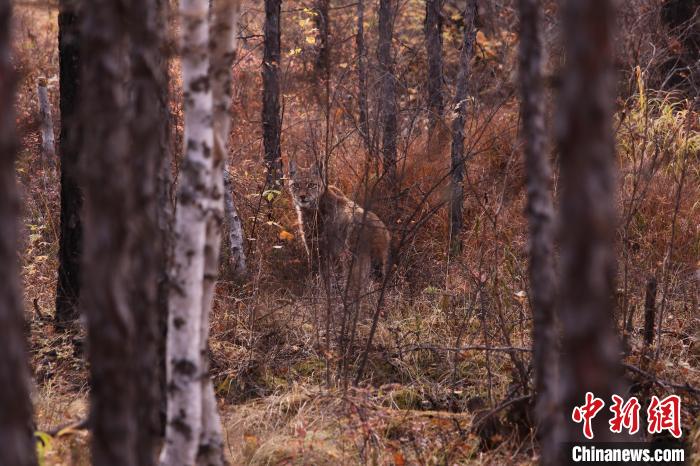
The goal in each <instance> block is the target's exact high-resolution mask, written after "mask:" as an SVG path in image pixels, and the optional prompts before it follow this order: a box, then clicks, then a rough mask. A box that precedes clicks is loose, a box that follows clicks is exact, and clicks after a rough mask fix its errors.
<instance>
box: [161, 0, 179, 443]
mask: <svg viewBox="0 0 700 466" xmlns="http://www.w3.org/2000/svg"><path fill="white" fill-rule="evenodd" d="M156 8H157V9H158V15H157V20H158V25H157V28H158V30H159V31H161V40H162V42H161V44H160V45H161V54H162V56H161V57H160V61H159V66H160V76H161V77H162V79H163V82H162V86H161V88H160V99H159V100H158V113H159V114H160V119H159V127H158V140H159V144H160V155H161V157H160V159H159V165H158V167H157V173H156V197H157V201H156V202H157V208H156V216H157V223H158V238H159V240H160V241H161V243H160V248H159V249H160V251H159V256H158V259H159V260H160V264H159V265H158V270H159V273H158V291H157V301H158V304H157V305H158V311H157V312H158V332H159V337H158V344H159V346H158V355H159V359H158V369H157V370H158V376H159V379H160V380H159V385H160V388H159V391H160V413H159V417H160V419H159V429H160V431H159V435H160V437H163V435H164V434H165V420H166V418H167V394H166V362H165V355H166V338H167V334H168V315H169V310H168V309H169V307H168V306H169V303H168V298H169V293H170V268H171V265H172V262H173V259H172V257H173V227H174V223H175V208H174V204H173V169H172V157H173V147H172V122H171V115H170V68H169V60H168V58H169V57H170V55H171V53H172V51H171V50H170V45H169V33H168V32H167V31H169V29H168V23H169V18H170V1H169V0H156Z"/></svg>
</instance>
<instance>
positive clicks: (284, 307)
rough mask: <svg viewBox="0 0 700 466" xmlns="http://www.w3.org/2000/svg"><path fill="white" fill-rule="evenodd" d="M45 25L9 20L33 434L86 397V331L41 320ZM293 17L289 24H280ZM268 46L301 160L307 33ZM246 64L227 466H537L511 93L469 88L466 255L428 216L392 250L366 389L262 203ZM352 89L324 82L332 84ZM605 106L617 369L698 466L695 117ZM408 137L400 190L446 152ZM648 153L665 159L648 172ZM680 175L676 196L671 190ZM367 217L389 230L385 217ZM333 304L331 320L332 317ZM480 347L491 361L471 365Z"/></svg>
mask: <svg viewBox="0 0 700 466" xmlns="http://www.w3.org/2000/svg"><path fill="white" fill-rule="evenodd" d="M299 14H302V13H299ZM56 16H57V13H56V11H55V10H53V9H47V8H45V7H40V8H36V7H17V8H16V25H15V27H16V38H17V40H16V42H15V43H16V62H17V68H18V69H19V71H20V73H21V82H20V87H19V99H18V108H19V112H18V129H19V131H20V136H21V142H22V145H21V153H20V157H19V160H18V163H17V172H18V177H19V179H20V183H21V186H22V192H23V201H24V203H23V206H24V212H23V222H22V245H23V246H22V247H23V254H22V265H23V269H22V270H23V280H24V290H25V291H24V293H25V302H26V306H25V307H26V315H27V319H28V321H29V328H30V335H31V339H30V345H31V346H30V350H31V363H32V371H33V374H34V378H35V381H36V389H35V393H34V401H35V408H36V418H37V425H38V429H39V431H42V432H47V431H51V430H52V429H54V428H55V427H57V426H61V425H66V424H68V423H70V422H72V421H78V420H81V419H84V417H85V415H86V411H87V393H88V380H87V365H86V361H85V354H84V353H85V351H84V345H83V341H84V335H82V333H81V332H82V331H77V332H74V333H68V332H63V333H62V332H57V331H56V330H55V329H54V327H53V324H52V314H53V305H54V304H53V303H54V294H55V279H56V272H55V271H56V269H57V264H56V257H57V251H58V221H59V220H58V212H59V202H60V200H59V180H58V177H57V173H56V170H55V168H54V167H53V163H52V162H51V161H45V160H43V158H42V156H41V151H40V147H41V145H40V140H39V138H40V136H39V131H38V125H37V110H36V106H37V103H36V83H37V79H38V77H40V76H46V77H48V78H49V86H50V88H49V89H50V96H51V100H52V103H53V108H54V115H55V125H56V129H57V130H58V128H59V122H60V119H59V116H58V88H57V87H58V80H57V70H58V57H57V52H56V51H57V43H56V42H57V40H56V38H57V25H56ZM252 16H253V17H252V18H251V19H249V20H248V22H249V23H248V28H249V29H250V30H252V31H253V32H256V31H257V32H258V33H259V32H260V31H259V18H257V19H256V17H255V15H254V14H253V15H252ZM290 16H292V15H290ZM294 20H295V18H290V19H289V20H288V21H289V23H290V24H291V25H294V24H295V23H294ZM402 21H405V22H406V23H407V25H405V26H404V27H403V29H399V30H403V31H407V32H406V34H410V33H411V31H413V32H415V31H420V27H421V26H420V23H419V20H418V19H415V18H413V19H412V18H409V17H407V18H403V19H402ZM410 21H414V22H417V24H413V23H410ZM409 23H410V24H409ZM256 27H257V29H256ZM283 30H285V31H287V30H289V31H291V30H292V26H289V28H288V29H284V28H283ZM248 32H250V31H248ZM408 39H410V37H408ZM408 39H407V40H408ZM413 40H415V39H413ZM484 40H485V39H484ZM509 40H511V39H510V38H509V37H508V36H507V35H505V34H504V35H503V36H502V38H501V39H499V40H498V41H496V40H493V41H491V42H490V43H487V42H485V44H486V45H489V44H490V46H491V47H492V48H493V49H494V50H495V51H493V54H494V56H493V57H492V56H491V55H489V54H487V53H486V52H484V55H483V56H481V57H480V58H479V60H480V61H479V62H478V63H479V64H478V66H477V70H479V69H480V70H481V71H482V72H485V71H484V69H486V68H488V67H489V66H491V65H492V64H491V62H490V61H489V60H495V59H496V58H498V57H496V54H497V52H498V51H499V50H500V49H506V48H509V49H515V47H512V45H513V42H509ZM283 42H285V43H289V44H292V46H290V47H286V48H288V49H290V52H288V53H287V54H286V55H285V56H286V57H287V58H288V59H289V61H290V65H289V67H288V68H287V71H286V72H285V73H286V74H285V84H284V86H285V87H284V93H285V98H286V99H287V100H286V107H285V108H286V110H285V111H286V113H285V122H284V123H285V124H284V127H285V133H284V141H285V142H284V144H285V154H297V153H303V152H305V151H306V152H309V151H317V150H319V148H318V147H317V146H316V144H317V141H319V140H321V139H322V138H321V137H320V136H322V135H321V134H318V133H317V131H319V130H318V129H317V127H318V125H319V121H321V120H323V119H324V118H325V117H326V116H328V115H326V114H324V111H326V113H329V112H327V109H326V110H324V109H323V108H321V110H319V106H318V105H316V104H309V103H308V101H309V100H313V99H311V98H310V96H312V95H314V83H313V82H311V81H310V80H309V79H308V78H304V76H305V73H304V71H305V67H306V62H304V52H303V49H304V47H305V45H304V44H305V41H304V33H303V31H301V32H299V31H296V32H285V35H284V36H283ZM297 44H298V45H299V47H295V46H296V45H297ZM298 50H302V52H299V51H298ZM485 50H486V51H488V50H489V49H488V48H486V49H485ZM407 53H408V52H407ZM489 53H491V52H489ZM498 53H500V52H498ZM503 53H504V54H505V53H506V52H503ZM509 53H510V52H509ZM259 54H260V48H259V47H257V46H256V44H255V43H253V44H248V46H247V48H245V49H244V52H242V53H240V54H239V55H240V57H239V60H238V63H237V67H236V72H235V76H236V79H235V82H236V83H237V84H236V92H235V93H234V97H235V103H234V105H235V108H234V113H235V115H236V116H235V125H234V126H235V128H234V134H233V137H232V145H233V148H234V151H233V154H232V167H233V168H232V175H233V178H234V182H235V183H234V184H235V185H236V186H237V187H238V188H237V190H236V201H237V202H238V206H239V209H240V211H241V217H242V218H243V220H244V228H245V230H246V234H247V236H249V237H251V238H254V239H252V240H249V241H248V244H247V246H248V263H249V276H248V279H247V280H246V281H245V282H244V283H240V282H233V281H229V279H228V278H227V274H226V271H225V270H222V280H221V281H220V283H219V286H218V289H217V298H216V303H215V310H214V316H213V319H212V338H211V356H212V361H213V363H212V377H213V378H214V381H215V387H216V390H217V394H218V395H219V399H220V409H221V413H222V417H223V424H224V428H225V432H226V446H227V449H228V452H229V454H230V459H231V461H232V463H233V464H250V465H267V464H313V465H334V464H387V465H389V464H393V465H397V466H401V465H404V464H407V465H408V464H411V465H412V464H434V465H438V464H450V465H452V464H494V465H502V464H521V465H527V464H535V463H536V460H537V449H536V447H535V441H534V438H533V431H532V422H531V421H530V415H529V408H530V405H529V401H530V399H528V398H527V393H524V391H523V390H522V382H523V380H522V378H523V377H524V378H525V379H526V380H525V385H527V386H531V380H530V379H531V373H530V372H531V371H530V360H529V359H530V357H529V353H528V352H527V348H529V347H530V343H531V342H530V331H531V319H530V310H529V306H528V302H527V225H526V221H525V218H524V214H523V212H524V203H525V191H524V189H523V173H522V164H521V162H520V157H521V153H520V148H519V143H518V135H517V124H518V113H517V102H516V101H515V99H514V98H513V97H512V92H508V91H503V90H498V91H496V90H493V89H490V88H488V86H485V87H484V88H482V89H481V91H482V94H483V95H486V96H487V97H485V98H484V102H488V103H484V104H483V105H482V106H481V107H480V108H479V110H480V111H479V112H478V115H479V117H478V118H477V117H474V118H473V119H471V120H470V123H469V124H468V141H471V143H470V144H471V145H470V150H472V151H473V153H474V156H473V158H471V159H470V161H469V172H468V180H467V186H468V190H467V191H468V192H467V199H466V204H465V206H466V208H465V210H466V212H465V220H466V222H465V223H466V231H465V234H464V237H463V244H464V246H463V252H462V253H461V254H460V255H457V256H454V255H452V254H450V253H449V251H448V249H447V247H446V244H447V237H446V236H447V234H446V229H445V224H446V214H445V213H444V212H442V211H441V212H439V213H438V214H437V215H435V216H434V217H432V218H427V217H426V218H425V222H424V223H423V226H422V228H421V229H420V230H419V231H418V233H417V234H416V236H415V237H414V238H412V240H411V241H410V243H409V244H408V246H407V247H406V248H404V250H403V251H402V262H401V264H400V265H399V267H398V268H397V269H396V271H395V277H394V278H393V280H392V282H391V284H390V288H389V291H388V293H387V297H386V302H385V305H384V307H383V309H382V312H381V314H380V316H381V318H380V320H379V324H378V327H377V331H376V334H375V337H374V340H373V344H372V346H371V348H370V351H369V353H368V364H367V368H366V371H365V374H364V377H363V379H362V381H361V383H360V384H359V386H358V387H352V383H347V382H351V381H352V377H353V376H354V371H355V370H356V369H357V360H356V359H352V361H351V362H350V363H349V370H348V371H347V372H346V373H345V374H343V375H341V376H339V375H338V373H339V372H338V367H339V364H340V362H341V359H342V358H341V355H340V353H339V350H338V349H337V348H334V347H331V348H326V345H324V335H325V322H326V318H327V316H328V315H331V316H334V317H335V318H336V319H337V318H338V314H337V313H338V312H339V311H338V310H337V309H339V308H340V307H341V306H340V305H339V304H338V301H339V300H340V298H339V296H337V295H333V296H331V297H330V299H328V297H327V296H325V295H324V292H323V291H322V287H321V286H319V283H318V277H316V276H315V275H314V274H312V273H310V272H309V271H308V270H307V267H306V262H305V261H306V259H305V257H304V253H303V248H302V247H301V245H300V243H299V239H298V238H297V236H298V235H297V234H296V229H295V223H296V217H295V213H294V212H293V209H292V208H291V203H290V199H289V196H288V195H286V194H285V193H281V194H280V195H278V196H277V197H276V198H275V201H274V202H271V203H267V202H264V201H263V200H262V199H261V195H260V192H261V190H260V185H261V182H262V179H263V174H262V170H261V168H260V162H259V161H260V160H261V140H260V129H259V124H260V123H259V109H260V104H259V92H260V91H259V90H260V77H259V64H260V57H259ZM494 57H496V58H494ZM499 57H500V56H499ZM498 59H499V60H500V59H501V58H498ZM294 60H297V61H296V62H294ZM338 61H339V62H340V65H343V64H344V65H345V66H346V67H347V63H345V62H343V61H341V60H338ZM504 63H507V60H505V61H504ZM175 66H176V65H173V68H174V69H175ZM398 66H399V68H400V70H401V71H405V72H406V73H407V76H411V73H412V72H415V70H414V67H416V68H420V66H419V65H416V64H415V63H413V62H412V61H411V60H408V59H407V62H406V63H403V62H400V63H399V64H398ZM295 67H297V68H295ZM401 67H404V68H401ZM340 68H341V69H345V67H343V66H340ZM503 74H504V75H505V74H507V72H506V71H503ZM175 81H176V80H175ZM348 81H349V82H352V80H351V79H350V78H347V77H342V76H340V77H339V78H338V83H337V86H338V88H342V87H343V86H344V85H345V84H348ZM176 84H177V83H176V82H175V83H174V85H176ZM408 94H411V92H408ZM407 99H408V100H407V101H406V102H403V104H407V102H409V101H410V96H409V97H407ZM620 105H621V106H622V107H624V110H625V111H624V112H620V113H619V114H618V117H617V123H616V124H617V128H618V129H617V140H618V153H619V164H620V180H619V186H620V190H621V194H620V196H619V200H618V204H619V210H620V212H621V218H622V222H621V226H620V238H621V240H620V248H619V250H620V255H619V261H618V264H619V285H618V286H619V290H618V295H617V296H616V297H617V299H618V307H619V309H622V310H623V311H621V312H620V314H619V315H618V316H616V318H617V323H618V329H619V330H620V333H622V334H623V335H624V342H625V345H624V350H625V363H626V364H628V365H631V366H634V367H637V368H644V372H645V373H646V374H647V375H648V377H647V376H644V375H640V373H637V372H632V371H628V372H627V373H626V376H627V379H628V381H629V383H630V386H631V387H632V391H633V392H634V393H636V394H637V395H638V396H639V394H646V395H651V394H659V395H662V394H664V395H665V394H668V393H671V392H676V393H678V394H679V395H681V398H682V400H683V428H684V437H683V441H684V442H685V444H686V445H687V446H688V448H689V450H690V451H693V452H695V454H696V456H695V457H694V458H695V459H694V461H695V462H696V463H695V464H700V417H698V416H699V414H700V398H699V397H698V394H697V393H696V394H694V395H693V394H692V393H691V391H689V390H683V389H682V388H678V387H681V386H682V385H685V384H688V385H690V386H693V387H700V313H699V312H698V299H699V290H700V276H698V270H699V268H700V230H699V228H700V205H699V204H698V202H697V200H698V199H700V164H698V160H697V149H698V147H700V136H699V135H698V114H697V113H694V114H693V113H690V114H689V113H688V112H687V111H685V110H684V106H683V105H684V103H683V101H682V99H677V100H674V97H673V96H671V95H662V94H657V93H652V92H650V91H645V90H644V89H643V87H641V86H640V88H639V90H638V92H637V93H635V94H634V96H633V97H631V98H630V99H629V101H626V102H623V103H621V104H620ZM343 108H345V107H343V106H342V105H341V104H338V105H337V109H336V108H333V109H332V110H331V111H330V115H331V117H332V118H333V119H336V120H337V122H338V124H337V128H336V129H334V131H337V133H338V134H342V131H343V129H342V128H343V125H349V123H348V122H347V119H346V117H345V116H344V114H343V112H344V110H343ZM173 113H174V115H175V120H174V127H175V133H176V138H175V139H176V141H177V140H179V139H178V138H179V137H180V136H179V135H180V134H181V130H182V128H181V124H182V123H181V115H180V114H179V108H178V105H177V103H175V104H174V105H173ZM687 122H692V123H691V124H688V123H687ZM338 128H339V129H338ZM424 134H425V132H423V136H421V134H420V131H418V132H417V133H416V134H411V133H410V132H409V134H408V135H407V136H402V138H403V139H402V144H403V147H404V148H405V149H404V152H405V153H406V154H407V157H408V158H410V157H412V156H416V157H417V156H419V155H420V156H428V157H427V158H428V161H429V162H430V163H431V164H432V165H430V164H424V165H421V166H416V168H415V169H414V170H413V171H412V172H411V174H410V176H412V177H413V178H414V180H415V179H419V178H420V177H421V176H425V177H427V178H429V179H433V180H434V179H435V177H436V173H437V172H438V168H435V167H438V166H441V164H444V163H445V162H444V160H446V157H447V155H446V153H444V149H445V148H444V147H442V148H439V150H436V151H435V153H430V154H426V153H425V150H424V149H421V147H425V145H424V144H423V145H422V143H421V141H422V140H424V139H425V136H424ZM339 139H342V138H339ZM356 139H357V138H354V139H352V138H349V139H347V140H343V141H344V142H343V143H342V144H339V146H338V149H337V152H336V154H335V155H334V158H333V159H332V167H331V168H332V173H333V176H334V180H333V181H334V183H335V184H338V185H339V186H340V187H341V188H343V189H344V190H345V191H346V192H348V193H353V192H355V190H356V188H357V179H358V175H357V173H356V170H359V168H358V167H359V165H360V160H361V159H362V150H361V149H359V147H361V143H360V142H358V141H357V140H356ZM654 147H656V150H657V152H658V151H659V148H660V150H661V156H660V157H659V158H658V160H657V158H656V157H655V156H653V155H652V154H653V153H654ZM441 151H442V152H441ZM693 153H694V154H695V155H694V156H693V155H689V154H693ZM652 157H654V158H653V159H652ZM440 161H443V162H440ZM683 171H685V172H684V173H685V174H684V175H683V176H684V177H685V181H684V183H683V184H679V180H680V179H681V173H682V172H683ZM115 176H119V175H118V174H115ZM679 187H680V188H682V189H679ZM678 192H680V194H678ZM378 210H379V213H380V215H381V214H386V212H383V211H382V210H383V207H380V208H379V209H378ZM671 238H673V242H671ZM623 239H624V240H623ZM650 276H656V277H657V279H658V281H659V297H658V300H657V301H658V306H659V307H660V308H663V309H664V311H665V320H664V327H663V333H662V345H663V346H662V350H661V351H660V354H659V357H658V359H656V358H648V357H647V356H648V355H649V354H650V352H649V351H651V353H653V350H654V348H651V350H650V349H645V348H644V345H643V339H642V329H643V321H644V316H643V308H644V289H645V286H646V281H647V279H648V277H650ZM329 303H332V305H331V306H330V307H331V308H333V309H335V310H331V311H328V308H329V306H328V304H329ZM370 308H371V307H370ZM363 312H364V311H363ZM370 314H371V313H370V312H369V310H368V311H367V312H365V313H363V314H362V315H361V316H360V319H359V324H358V337H357V342H358V343H357V347H356V348H351V353H352V354H355V355H359V354H361V353H362V351H363V346H362V344H361V342H364V341H366V337H367V335H368V333H369V329H370V325H371V319H370ZM336 322H337V320H336ZM484 346H486V347H488V348H491V349H490V350H487V351H484V350H483V348H482V347H484ZM465 347H472V349H465ZM474 347H477V348H474ZM493 348H501V349H500V350H499V349H493ZM503 348H506V349H507V350H502V349H503ZM643 353H644V354H646V355H647V356H644V355H643ZM523 368H524V370H525V373H524V374H523V373H522V371H521V369H523ZM672 385H675V386H676V388H673V387H672ZM346 386H347V388H344V387H346ZM502 403H509V405H508V407H507V409H503V410H494V412H493V415H492V416H489V417H488V419H487V421H481V420H480V419H483V418H484V415H485V414H486V413H491V411H492V410H493V409H494V408H498V407H499V406H501V405H502ZM475 420H477V421H476V422H475ZM88 436H89V434H88V433H87V432H86V431H83V430H77V429H66V430H64V431H62V432H60V433H57V434H56V435H54V436H53V438H52V439H50V441H49V443H48V444H47V445H46V446H45V448H44V451H43V456H44V459H45V463H44V464H46V465H87V464H89V458H88V453H87V442H88Z"/></svg>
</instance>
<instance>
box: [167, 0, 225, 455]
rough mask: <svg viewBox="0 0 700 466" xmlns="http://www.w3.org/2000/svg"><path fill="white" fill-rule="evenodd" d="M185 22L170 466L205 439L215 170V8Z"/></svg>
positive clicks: (171, 327) (193, 7)
mask: <svg viewBox="0 0 700 466" xmlns="http://www.w3.org/2000/svg"><path fill="white" fill-rule="evenodd" d="M180 14H181V18H182V23H181V31H182V57H181V60H182V81H183V87H184V90H183V98H184V114H185V131H184V147H185V149H184V150H185V154H184V159H183V162H182V166H181V173H180V183H179V186H178V193H177V209H176V216H175V238H174V254H173V262H174V264H173V275H172V279H171V286H170V289H171V293H170V301H169V302H170V315H169V317H168V341H167V353H168V356H167V365H168V367H167V372H168V390H169V393H168V395H169V397H168V420H167V425H166V439H165V447H164V449H163V452H162V454H161V464H163V465H166V466H180V465H191V464H194V463H195V460H196V455H197V448H198V446H199V443H200V434H201V432H202V377H203V376H205V372H204V371H205V369H206V368H205V367H204V366H203V364H202V363H203V358H202V349H203V347H204V345H203V344H202V342H201V340H202V335H203V330H202V323H203V321H206V317H205V316H204V312H203V308H202V306H203V303H204V286H203V280H204V272H205V250H204V248H205V245H206V238H207V234H206V233H207V221H208V218H209V214H208V210H209V209H210V205H209V204H210V199H211V196H212V194H213V189H212V188H213V187H212V182H213V176H212V170H213V167H214V160H213V159H214V155H213V143H214V134H213V129H212V120H211V118H212V110H213V109H212V93H211V87H210V80H209V18H208V16H209V2H208V1H207V0H181V1H180ZM219 195H221V192H220V191H219Z"/></svg>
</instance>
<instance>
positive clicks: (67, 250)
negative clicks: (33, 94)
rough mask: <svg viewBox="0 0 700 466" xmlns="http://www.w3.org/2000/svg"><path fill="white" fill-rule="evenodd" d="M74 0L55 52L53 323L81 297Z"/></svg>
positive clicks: (68, 319)
mask: <svg viewBox="0 0 700 466" xmlns="http://www.w3.org/2000/svg"><path fill="white" fill-rule="evenodd" d="M78 21H79V17H78V14H77V12H76V10H75V6H74V2H72V1H71V0H61V2H60V12H59V14H58V56H59V68H60V72H59V74H60V77H59V81H60V88H61V97H60V109H61V134H60V140H59V152H60V158H61V227H60V234H61V237H60V240H59V251H58V279H57V281H56V283H57V284H56V315H55V318H56V325H57V327H58V328H62V327H65V326H66V325H70V324H71V323H72V322H73V321H75V319H76V318H77V317H78V299H79V297H80V255H81V249H82V225H81V219H80V215H81V210H82V204H83V194H82V191H81V188H80V185H79V183H78V174H77V166H78V154H79V150H80V145H81V138H82V131H81V129H80V123H79V118H78V116H77V112H78V97H79V94H80V88H81V85H80V80H81V77H80V43H81V37H80V30H79V22H78Z"/></svg>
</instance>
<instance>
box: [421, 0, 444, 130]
mask: <svg viewBox="0 0 700 466" xmlns="http://www.w3.org/2000/svg"><path fill="white" fill-rule="evenodd" d="M442 5H443V0H426V1H425V48H426V50H427V52H428V69H427V71H428V75H427V76H426V82H427V85H428V111H429V115H428V131H429V132H432V130H433V128H435V123H436V121H437V119H438V118H442V116H443V114H444V113H445V103H444V99H443V90H442V89H443V81H444V77H443V74H442Z"/></svg>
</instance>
